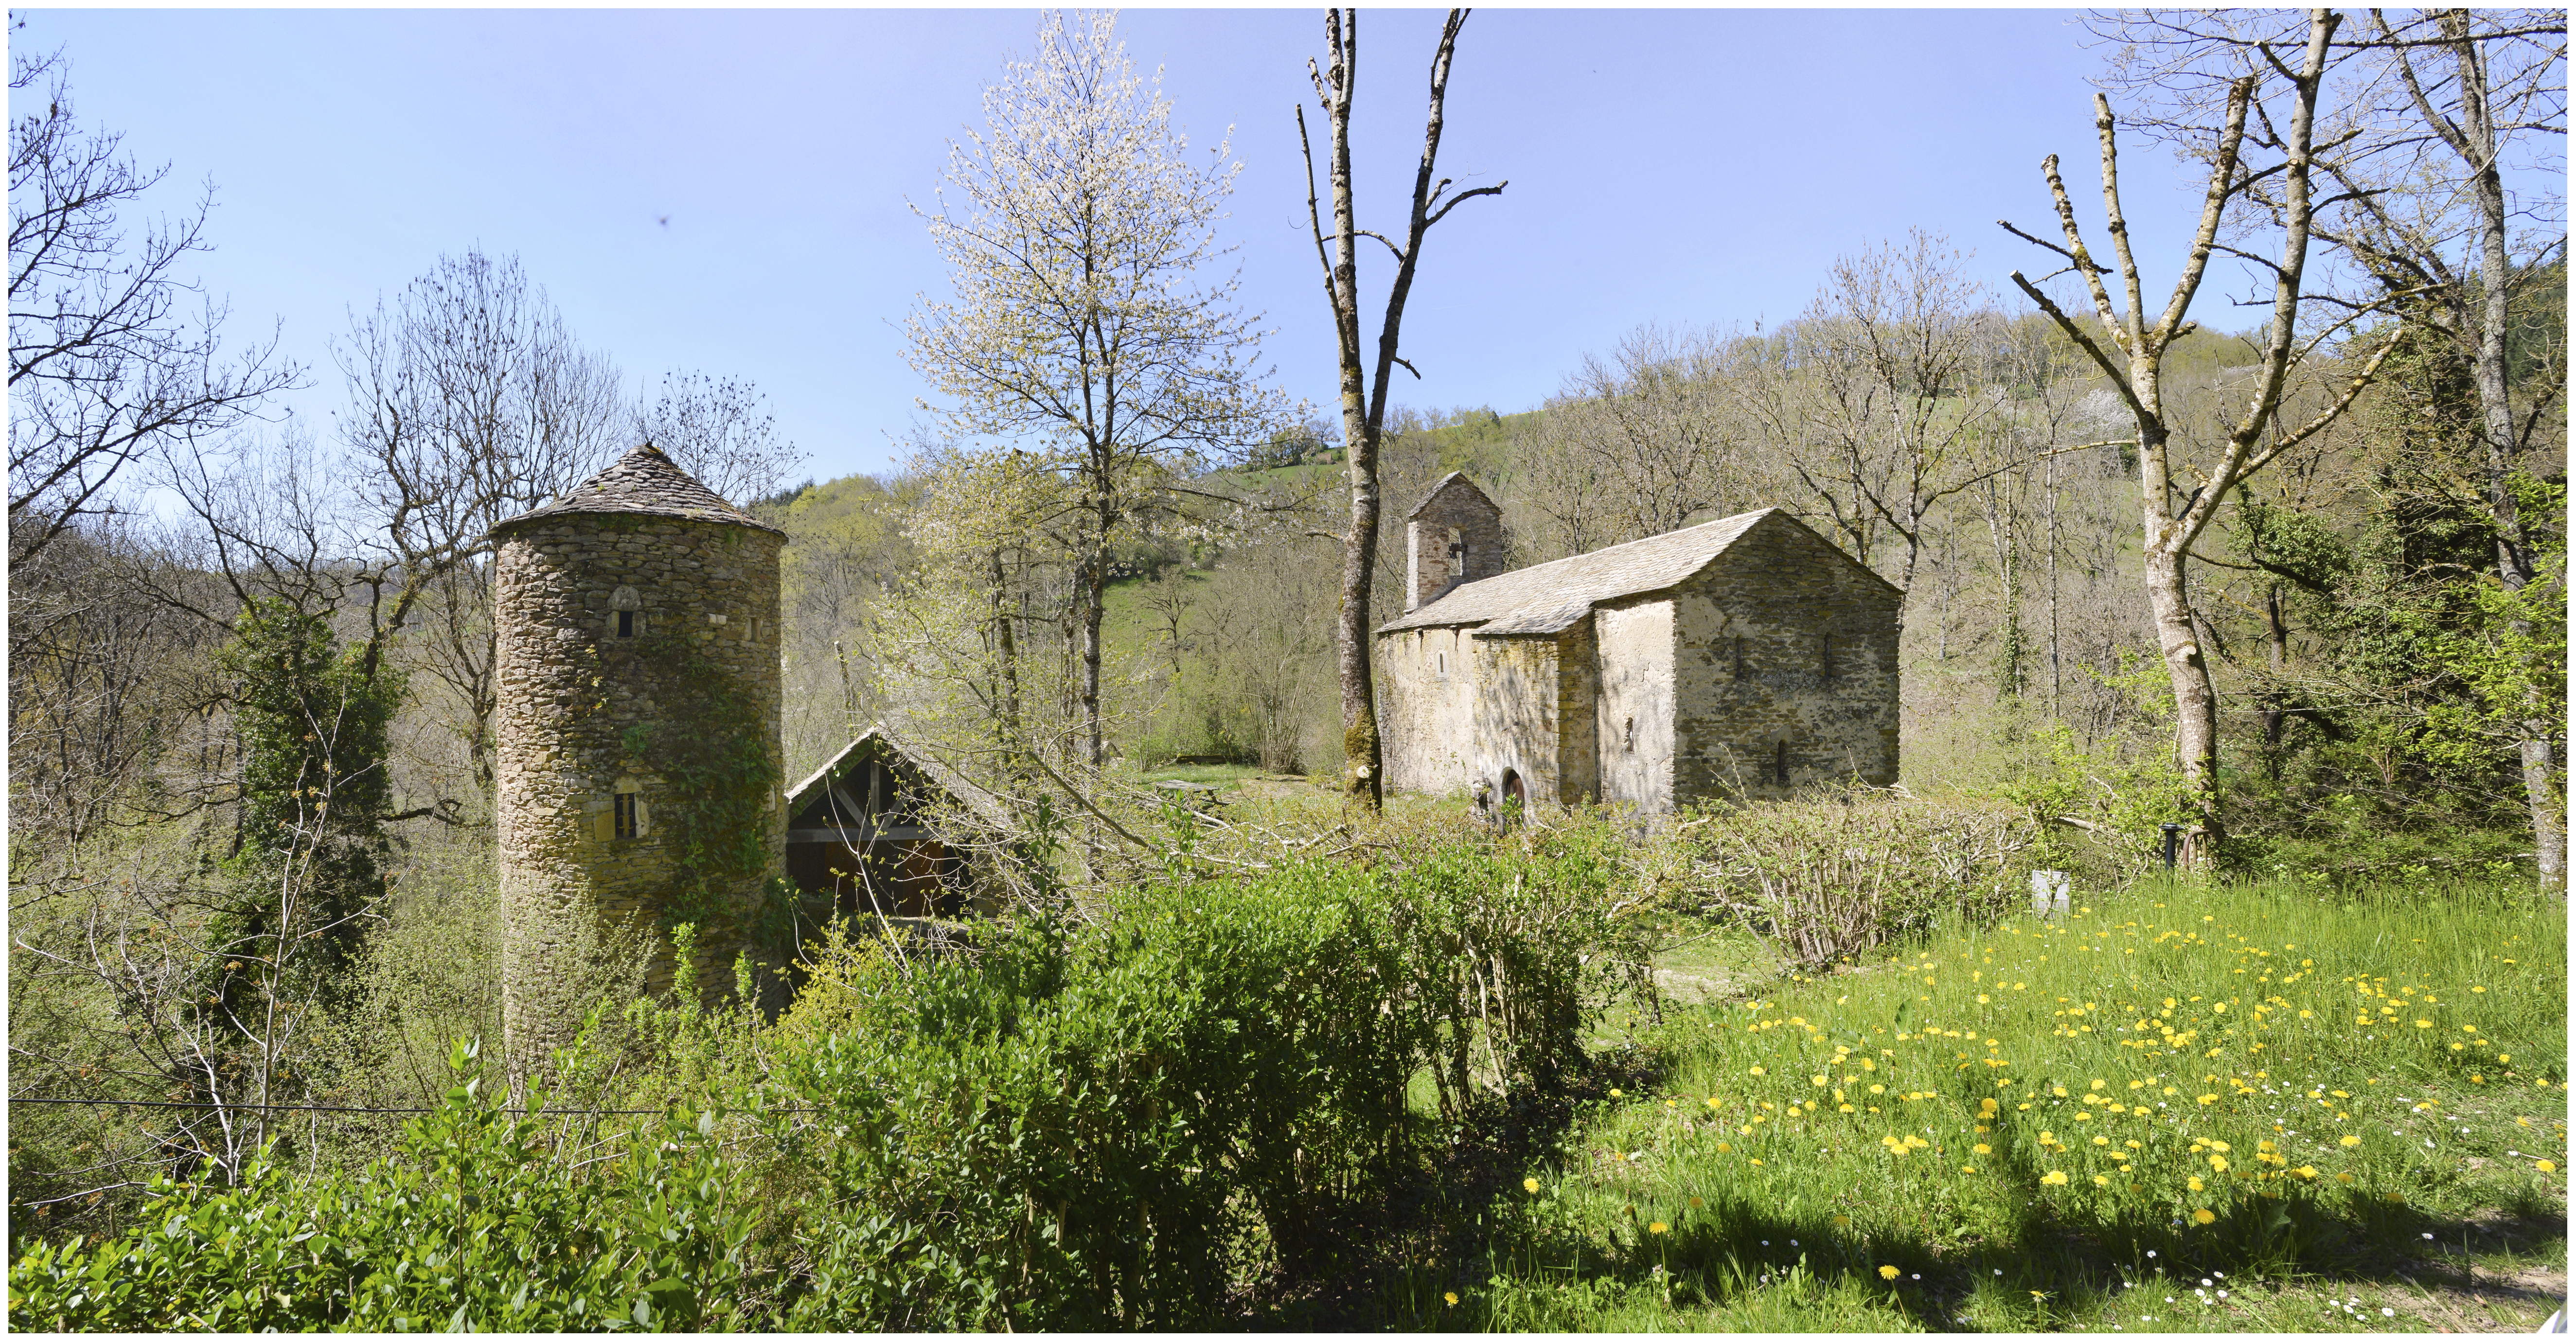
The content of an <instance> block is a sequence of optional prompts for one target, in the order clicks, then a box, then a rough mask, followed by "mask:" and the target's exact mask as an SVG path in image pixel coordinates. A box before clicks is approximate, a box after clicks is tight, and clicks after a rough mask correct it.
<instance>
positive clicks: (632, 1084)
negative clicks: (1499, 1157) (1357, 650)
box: [10, 826, 1644, 1331]
mask: <svg viewBox="0 0 2576 1342" xmlns="http://www.w3.org/2000/svg"><path fill="white" fill-rule="evenodd" d="M1611 843H1612V836H1610V835H1609V833H1608V831H1607V830H1606V829H1605V828H1603V827H1600V826H1577V827H1574V828H1572V829H1570V830H1568V831H1565V832H1561V833H1535V834H1523V835H1520V836H1514V837H1512V838H1509V839H1504V840H1493V839H1473V840H1468V841H1465V842H1461V843H1453V844H1449V845H1444V846H1438V847H1434V848H1432V849H1431V850H1429V851H1428V852H1422V853H1415V854H1410V855H1407V856H1408V857H1409V858H1410V860H1408V861H1405V862H1403V863H1401V864H1398V863H1396V862H1392V861H1390V862H1382V863H1380V864H1379V865H1376V866H1373V867H1372V866H1362V865H1356V864H1353V863H1350V862H1346V861H1335V860H1330V859H1309V860H1306V861H1302V862H1298V863H1292V864H1287V865H1282V866H1279V867H1276V868H1272V869H1269V870H1264V871H1259V872H1256V873H1254V874H1252V875H1249V876H1247V877H1244V878H1241V879H1228V880H1189V879H1183V878H1178V877H1176V878H1175V879H1173V880H1170V881H1167V882H1164V883H1162V884H1158V885H1154V886H1151V887H1148V888H1144V889H1140V890H1132V891H1126V892H1121V893H1117V894H1114V895H1112V896H1110V897H1108V899H1107V903H1106V905H1105V907H1104V908H1102V909H1101V910H1100V911H1099V912H1098V914H1097V916H1096V917H1094V918H1093V919H1092V920H1090V921H1088V922H1083V923H1075V922H1071V921H1065V920H1060V919H1058V918H1057V917H1054V916H1051V915H1046V914H1033V915H1031V916H1028V917H1026V918H1023V919H1021V920H1018V921H1016V922H1013V923H1007V924H990V925H986V926H985V927H983V928H980V929H979V930H978V934H977V936H976V937H975V938H974V944H973V945H972V946H971V947H957V948H951V949H950V950H948V951H946V952H945V953H942V954H938V955H925V954H921V953H918V952H919V951H920V950H921V949H922V948H920V947H917V946H913V947H908V946H904V945H899V944H896V943H892V942H877V941H858V942H848V941H844V942H843V943H842V944H841V945H840V946H839V947H838V949H836V950H834V951H832V952H830V953H829V954H827V955H826V956H825V957H824V959H823V962H822V964H821V965H820V966H818V968H817V969H816V972H815V973H814V975H813V977H812V978H811V979H810V980H809V982H808V984H807V986H806V988H805V991H804V993H803V995H802V996H801V997H800V999H799V1001H798V1002H797V1003H796V1004H795V1006H794V1007H793V1008H792V1009H791V1010H790V1011H789V1012H788V1014H787V1015H786V1016H785V1017H784V1018H783V1019H782V1020H781V1021H779V1022H778V1023H777V1024H776V1025H775V1026H769V1027H764V1026H762V1025H761V1024H760V1023H759V1020H758V1017H757V1016H756V1015H755V1014H753V1013H750V1012H748V1011H747V1010H743V1009H740V1008H738V1007H737V1008H731V1009H716V1008H708V1007H705V1006H703V1005H702V1004H700V1003H698V1002H697V1001H696V1000H695V999H694V996H693V995H692V994H689V993H686V992H683V993H682V998H683V1000H682V1001H681V1002H680V1003H679V1004H678V1005H675V1006H672V1007H668V1008H651V1007H645V1008H642V1009H640V1010H638V1011H637V1012H635V1013H633V1014H634V1016H635V1019H634V1020H632V1021H631V1022H630V1024H631V1025H633V1026H634V1036H635V1040H636V1041H638V1042H639V1044H640V1045H641V1046H644V1047H645V1049H646V1052H648V1053H649V1054H650V1056H649V1057H644V1058H640V1059H623V1060H621V1059H618V1058H611V1057H610V1056H609V1055H608V1054H607V1053H601V1054H600V1055H599V1056H597V1057H591V1056H589V1055H587V1054H585V1053H583V1052H582V1051H581V1050H580V1049H575V1050H571V1051H567V1052H566V1053H564V1054H561V1055H558V1057H557V1059H556V1060H555V1068H554V1071H555V1073H556V1074H557V1075H559V1076H561V1077H562V1078H563V1079H564V1080H565V1081H566V1082H568V1083H569V1084H571V1085H573V1086H575V1087H577V1088H579V1090H580V1093H581V1094H582V1095H583V1096H584V1098H585V1100H588V1099H590V1098H592V1097H596V1098H597V1100H598V1101H599V1103H600V1107H602V1108H614V1107H617V1106H618V1105H620V1104H624V1103H632V1102H633V1099H634V1098H636V1097H643V1098H646V1099H653V1098H661V1097H674V1096H683V1095H685V1096H690V1097H692V1098H693V1099H695V1100H697V1101H698V1102H697V1103H695V1104H694V1105H692V1106H690V1107H689V1108H686V1109H680V1108H674V1110H673V1111H672V1112H673V1115H674V1116H673V1117H672V1119H671V1120H670V1121H668V1122H649V1121H648V1122H646V1123H644V1124H642V1125H641V1126H640V1130H638V1131H636V1132H633V1133H616V1132H608V1133H600V1132H598V1131H596V1130H595V1128H594V1129H592V1130H588V1131H586V1132H585V1133H584V1135H583V1138H582V1140H581V1141H578V1142H576V1141H575V1140H574V1132H575V1129H573V1128H572V1127H570V1126H568V1125H567V1124H566V1123H565V1121H564V1119H562V1118H548V1117H546V1116H545V1115H544V1114H543V1113H542V1111H540V1112H539V1113H537V1114H534V1115H532V1116H530V1117H527V1118H513V1117H511V1116H510V1115H508V1114H506V1113H504V1112H503V1111H501V1110H500V1109H499V1108H498V1107H497V1106H496V1105H495V1103H494V1102H493V1101H492V1100H491V1099H490V1098H489V1097H487V1096H484V1095H483V1094H482V1092H481V1089H480V1082H479V1081H471V1080H469V1081H468V1082H467V1083H466V1084H463V1085H460V1086H458V1087H456V1088H455V1089H454V1090H452V1091H450V1092H449V1093H448V1095H447V1096H446V1098H445V1100H444V1102H443V1103H442V1104H441V1106H440V1107H439V1109H438V1111H437V1112H436V1113H435V1114H432V1115H430V1116H427V1117H426V1118H424V1119H422V1120H420V1121H418V1122H415V1123H414V1124H412V1125H411V1127H410V1128H409V1129H407V1130H406V1133H405V1138H404V1141H403V1143H402V1146H401V1149H400V1150H399V1151H398V1152H396V1153H395V1154H394V1155H392V1156H389V1157H387V1158H385V1159H382V1160H379V1161H376V1162H374V1163H372V1164H370V1165H369V1166H367V1167H366V1169H365V1170H364V1171H363V1172H360V1173H354V1174H346V1173H337V1172H334V1171H333V1170H331V1169H330V1167H329V1166H328V1165H323V1166H320V1167H318V1168H310V1169H308V1171H307V1172H306V1173H305V1174H303V1175H302V1176H300V1177H298V1176H295V1175H292V1174H290V1173H288V1172H287V1171H286V1170H285V1169H284V1168H282V1167H281V1166H280V1165H279V1164H273V1163H267V1162H263V1163H261V1164H259V1165H258V1166H257V1167H256V1169H255V1170H254V1171H253V1172H252V1173H250V1174H249V1175H248V1176H246V1178H245V1180H244V1182H243V1183H242V1184H241V1185H239V1186H237V1187H234V1188H231V1189H227V1190H220V1191H216V1190H209V1189H205V1188H198V1187H183V1186H177V1185H171V1184H168V1183H163V1184H160V1185H157V1186H156V1187H155V1188H154V1189H153V1193H152V1200H151V1202H150V1203H149V1205H148V1206H147V1207H146V1208H145V1210H144V1214H143V1216H142V1217H141V1220H140V1223H141V1224H142V1225H144V1226H145V1227H147V1228H146V1229H144V1230H142V1231H139V1232H137V1233H134V1234H132V1235H129V1236H127V1237H126V1238H123V1239H118V1240H114V1241H111V1242H107V1243H104V1244H96V1245H83V1244H80V1243H77V1242H75V1243H71V1244H66V1245H46V1244H35V1245H32V1246H30V1247H29V1249H28V1251H27V1252H26V1253H25V1254H24V1256H22V1257H21V1258H20V1259H19V1260H18V1261H17V1263H16V1264H15V1265H14V1266H13V1269H12V1275H11V1304H10V1310H11V1318H12V1321H13V1322H16V1323H18V1324H20V1325H21V1326H34V1327H49V1328H82V1329H96V1328H132V1329H142V1328H224V1329H239V1330H256V1329H261V1328H268V1327H276V1328H321V1327H354V1328H386V1329H393V1328H416V1327H440V1326H458V1327H465V1326H470V1327H474V1328H494V1327H501V1328H515V1329H533V1328H603V1327H627V1326H670V1327H694V1328H722V1327H773V1328H790V1329H803V1330H817V1331H821V1330H831V1331H841V1330H849V1329H883V1328H903V1329H923V1328H996V1327H1008V1328H1013V1329H1019V1328H1031V1327H1040V1328H1074V1327H1104V1326H1121V1327H1173V1326H1181V1325H1186V1324H1191V1323H1196V1322H1203V1321H1207V1320H1210V1319H1213V1318H1217V1317H1219V1316H1221V1315H1222V1313H1223V1311H1224V1310H1225V1309H1226V1308H1227V1302H1228V1301H1229V1300H1231V1299H1233V1298H1234V1296H1235V1294H1236V1293H1237V1292H1238V1291H1239V1289H1240V1288H1241V1287H1243V1286H1244V1285H1246V1284H1248V1283H1251V1282H1253V1281H1255V1280H1258V1279H1260V1278H1261V1277H1263V1276H1264V1275H1265V1274H1268V1273H1271V1272H1273V1271H1280V1272H1284V1273H1286V1274H1287V1275H1288V1276H1290V1277H1292V1278H1297V1277H1309V1276H1312V1275H1314V1274H1316V1273H1319V1272H1321V1271H1324V1270H1326V1269H1328V1268H1330V1267H1331V1266H1333V1265H1334V1264H1336V1263H1337V1262H1340V1261H1342V1259H1343V1256H1344V1255H1345V1254H1346V1253H1348V1252H1349V1251H1351V1250H1352V1249H1353V1248H1355V1247H1366V1246H1367V1245H1369V1244H1370V1242H1371V1237H1372V1234H1373V1232H1375V1231H1376V1230H1378V1229H1379V1228H1380V1227H1382V1226H1383V1225H1384V1223H1385V1219H1386V1217H1387V1216H1388V1215H1390V1214H1391V1213H1392V1211H1393V1210H1394V1209H1395V1208H1396V1207H1398V1206H1399V1205H1400V1204H1401V1201H1402V1199H1403V1196H1404V1195H1405V1194H1407V1193H1408V1192H1409V1191H1411V1190H1413V1189H1414V1188H1415V1187H1416V1186H1417V1185H1418V1184H1419V1182H1420V1181H1421V1180H1422V1179H1423V1178H1424V1177H1425V1175H1426V1172H1427V1171H1428V1170H1429V1168H1430V1167H1431V1162H1430V1160H1429V1156H1430V1155H1431V1153H1432V1152H1433V1151H1434V1149H1435V1147H1436V1143H1437V1142H1438V1141H1439V1140H1440V1139H1441V1138H1442V1137H1444V1136H1446V1135H1447V1134H1448V1133H1449V1131H1450V1129H1449V1128H1448V1126H1447V1125H1446V1124H1434V1123H1433V1122H1432V1121H1431V1120H1430V1118H1429V1116H1428V1115H1425V1114H1422V1113H1418V1112H1416V1110H1415V1108H1414V1107H1413V1106H1412V1104H1411V1103H1410V1102H1409V1098H1408V1097H1409V1095H1410V1093H1411V1091H1412V1088H1413V1087H1414V1085H1415V1084H1416V1082H1417V1078H1420V1077H1423V1076H1425V1075H1428V1076H1429V1077H1431V1078H1432V1081H1433V1084H1432V1087H1431V1089H1432V1090H1433V1091H1434V1092H1436V1093H1437V1094H1438V1096H1439V1099H1440V1108H1441V1110H1442V1114H1443V1116H1444V1117H1454V1116H1458V1115H1461V1114H1462V1113H1463V1112H1464V1111H1465V1110H1466V1109H1467V1108H1468V1107H1469V1106H1470V1104H1471V1103H1472V1102H1474V1101H1475V1100H1476V1099H1477V1097H1479V1096H1492V1095H1495V1094H1498V1093H1503V1094H1507V1093H1509V1092H1511V1091H1513V1090H1514V1089H1515V1088H1517V1087H1522V1086H1526V1085H1531V1084H1534V1083H1545V1082H1546V1081H1549V1080H1551V1079H1553V1078H1555V1077H1558V1076H1560V1075H1562V1074H1563V1073H1565V1072H1566V1071H1567V1070H1569V1069H1571V1068H1573V1067H1575V1066H1577V1065H1579V1063H1580V1060H1581V1057H1582V1054H1581V1024H1582V1021H1583V1018H1584V1015H1585V1012H1586V1009H1587V1007H1588V1006H1590V1005H1592V1004H1595V1003H1597V1002H1598V1000H1599V998H1600V995H1601V994H1603V993H1605V992H1609V991H1615V990H1617V989H1619V988H1621V987H1623V986H1634V985H1635V984H1636V983H1638V982H1640V981H1641V977H1642V973H1643V966H1642V958H1641V956H1640V955H1639V954H1638V952H1639V951H1640V950H1641V949H1642V946H1643V937H1644V932H1643V929H1642V927H1632V926H1631V924H1632V923H1641V922H1642V920H1639V919H1633V918H1629V917H1627V916H1625V915H1624V913H1623V906H1622V905H1621V904H1620V903H1619V902H1618V901H1617V899H1616V890H1615V889H1614V882H1613V880H1612V875H1613V870H1614V867H1613V863H1612V862H1611V860H1610V856H1609V855H1610V853H1611V851H1612V850H1611ZM683 959H684V962H685V956H684V957H683ZM742 975H743V981H741V982H738V984H737V996H739V997H743V998H746V999H747V998H748V996H749V985H748V971H747V969H746V970H744V971H742ZM588 1037H589V1035H588V1033H587V1032H586V1033H585V1036H584V1038H585V1039H587V1038H588ZM453 1061H454V1063H455V1065H456V1066H457V1067H459V1068H460V1069H464V1070H466V1071H468V1072H471V1070H472V1068H473V1059H472V1057H471V1055H470V1053H469V1052H468V1051H466V1050H464V1049H462V1048H460V1050H459V1051H458V1052H457V1053H456V1055H455V1057H454V1059H453ZM542 1103H543V1101H542V1099H539V1100H537V1101H536V1105H542ZM594 1160H596V1161H599V1162H600V1163H596V1164H586V1163H585V1162H586V1161H594Z"/></svg>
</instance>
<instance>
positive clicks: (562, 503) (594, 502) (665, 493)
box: [492, 443, 784, 534]
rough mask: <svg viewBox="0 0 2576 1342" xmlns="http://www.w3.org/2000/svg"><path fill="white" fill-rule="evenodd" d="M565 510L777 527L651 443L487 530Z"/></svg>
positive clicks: (548, 515) (563, 512) (755, 527)
mask: <svg viewBox="0 0 2576 1342" xmlns="http://www.w3.org/2000/svg"><path fill="white" fill-rule="evenodd" d="M567 513H645V514H649V515H651V516H654V517H685V518H688V519H689V520H691V521H693V522H721V523H723V524H725V525H726V526H736V527H751V528H754V529H756V530H760V531H777V530H778V528H776V527H774V526H771V525H769V524H768V523H766V522H763V521H760V520H759V519H757V518H754V517H753V516H752V515H751V514H749V513H747V512H744V511H743V510H742V509H740V508H737V507H735V506H733V505H732V504H730V503H727V502H725V501H724V500H723V499H721V498H719V497H717V495H716V492H715V491H714V490H712V489H709V488H707V487H706V486H705V485H702V484H699V483H698V482H697V481H696V480H694V479H692V478H690V475H689V473H688V472H687V471H684V470H681V469H680V468H679V467H678V466H677V465H674V464H673V463H672V461H671V459H670V458H669V457H666V456H664V455H662V449H660V448H658V447H655V446H653V445H652V444H651V443H645V444H644V445H642V446H640V447H637V448H636V449H635V450H633V451H631V452H629V453H627V454H626V455H625V456H622V457H619V458H618V459H617V460H616V462H615V463H613V464H612V465H610V466H609V468H608V469H607V470H604V471H601V472H600V473H599V474H597V475H594V476H592V477H590V478H589V479H587V480H584V481H582V482H581V483H580V484H578V485H576V486H574V487H573V488H572V489H571V490H570V491H569V492H567V493H565V494H564V495H563V497H561V498H558V499H554V500H552V501H550V502H547V503H543V504H540V505H538V506H536V507H534V508H530V509H529V510H527V511H526V512H524V513H521V514H519V515H518V516H516V517H513V518H510V519H508V520H507V521H504V522H502V523H500V524H499V525H498V526H495V527H493V528H492V530H494V531H495V532H497V531H500V530H501V529H502V528H503V527H513V526H517V525H518V524H520V523H521V522H535V521H539V520H542V519H545V518H549V517H560V516H563V515H565V514H567ZM780 534H784V533H780Z"/></svg>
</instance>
